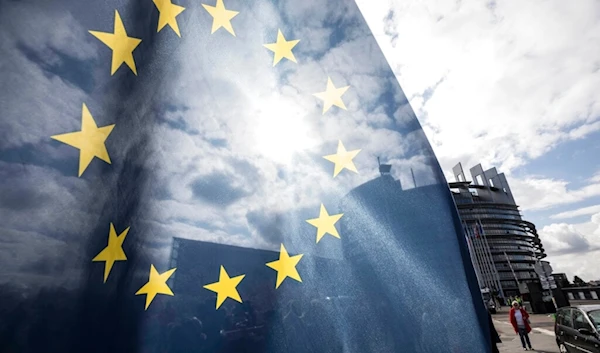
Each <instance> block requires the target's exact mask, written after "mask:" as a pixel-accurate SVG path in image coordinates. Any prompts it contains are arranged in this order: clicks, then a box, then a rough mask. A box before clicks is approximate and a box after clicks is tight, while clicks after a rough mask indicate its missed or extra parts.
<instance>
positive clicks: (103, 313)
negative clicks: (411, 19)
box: [0, 0, 489, 353]
mask: <svg viewBox="0 0 600 353" xmlns="http://www.w3.org/2000/svg"><path fill="white" fill-rule="evenodd" d="M405 35H410V33H407V34H405ZM0 54H1V56H0V79H1V83H2V85H1V86H0V177H1V178H0V180H1V183H0V352H61V353H64V352H86V353H87V352H129V353H131V352H144V353H150V352H151V353H167V352H168V353H171V352H436V353H439V352H485V351H487V350H488V349H489V343H488V342H489V334H488V333H487V332H488V326H487V318H486V316H485V315H486V313H485V308H484V307H483V303H482V301H481V297H480V294H479V290H478V288H477V284H476V281H475V276H474V272H473V268H472V266H471V262H470V258H469V256H468V252H467V247H466V244H465V243H464V235H463V230H462V228H461V224H460V221H459V219H458V215H457V212H456V208H455V206H454V203H453V201H452V197H451V195H450V192H449V190H448V187H447V185H446V182H445V179H444V177H443V174H442V172H441V170H440V167H439V165H438V162H437V160H436V158H435V156H434V154H433V152H432V150H431V147H430V145H429V143H428V142H427V139H426V137H425V135H424V133H423V130H422V129H421V127H420V125H419V123H418V121H417V119H416V117H415V115H414V113H413V111H412V110H411V108H410V106H409V103H408V100H407V98H406V96H405V95H404V93H403V92H402V90H401V88H400V86H399V84H398V82H397V80H396V77H395V76H394V74H393V73H392V71H391V70H390V67H389V66H388V64H387V62H386V61H385V58H384V57H383V55H382V53H381V51H380V49H379V47H378V45H377V43H376V41H375V39H374V37H373V36H372V34H371V32H370V30H369V28H368V27H367V25H366V23H365V21H364V20H363V18H362V16H361V13H360V11H359V9H358V8H357V6H356V5H355V3H354V2H353V1H350V0H328V1H313V0H310V1H291V0H289V1H287V0H286V1H284V0H282V1H264V0H257V1H237V0H173V1H171V0H154V1H150V0H145V1H129V0H125V1H114V0H106V1H87V0H57V1H28V0H23V1H8V0H0ZM448 118H449V119H451V117H448Z"/></svg>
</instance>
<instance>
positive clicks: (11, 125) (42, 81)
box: [0, 2, 96, 149]
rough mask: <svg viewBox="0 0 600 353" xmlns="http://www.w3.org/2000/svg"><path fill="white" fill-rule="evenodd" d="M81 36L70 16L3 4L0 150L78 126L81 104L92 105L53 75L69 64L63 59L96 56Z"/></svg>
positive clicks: (78, 89) (80, 92)
mask: <svg viewBox="0 0 600 353" xmlns="http://www.w3.org/2000/svg"><path fill="white" fill-rule="evenodd" d="M48 28H52V29H53V30H52V31H49V30H48ZM85 33H86V31H85V30H84V29H83V27H82V26H81V24H80V23H78V22H77V21H76V20H75V19H74V18H73V16H72V15H71V14H70V13H69V12H63V11H59V10H51V8H47V9H45V11H41V10H40V8H39V6H38V4H35V6H32V5H31V4H28V3H26V2H4V3H3V4H2V11H0V51H1V52H2V62H1V63H0V77H2V83H3V85H2V87H0V102H2V103H1V106H2V110H1V111H2V118H1V119H0V149H4V148H11V147H13V148H14V147H20V146H22V145H23V144H25V143H36V142H39V141H43V140H48V139H49V136H51V135H54V134H59V133H63V132H67V131H72V130H74V129H76V128H77V127H79V126H80V124H81V123H80V121H81V106H82V103H88V104H90V103H91V102H90V100H89V99H88V95H87V94H86V93H85V92H84V91H83V90H82V89H81V87H78V86H76V85H74V84H73V83H72V82H69V81H68V80H67V79H65V77H61V76H60V75H59V74H57V73H56V72H58V71H60V70H61V68H62V66H64V65H70V64H69V63H66V61H65V59H64V57H65V56H66V57H69V58H72V59H75V60H78V61H83V60H89V59H93V58H94V57H95V56H96V49H95V47H94V46H93V45H91V44H90V42H89V41H88V40H87V39H88V38H86V37H85ZM56 92H60V94H56ZM31 97H35V99H32V98H31ZM9 103H10V104H9ZM92 114H93V115H96V112H95V111H94V110H92Z"/></svg>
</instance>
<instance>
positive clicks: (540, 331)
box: [532, 327, 554, 337]
mask: <svg viewBox="0 0 600 353" xmlns="http://www.w3.org/2000/svg"><path fill="white" fill-rule="evenodd" d="M532 330H533V331H537V332H539V333H542V334H544V335H548V336H552V337H554V331H550V330H546V329H545V328H538V327H535V328H532Z"/></svg>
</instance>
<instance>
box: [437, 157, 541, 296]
mask: <svg viewBox="0 0 600 353" xmlns="http://www.w3.org/2000/svg"><path fill="white" fill-rule="evenodd" d="M454 174H455V176H456V178H457V180H459V181H458V182H454V183H450V184H449V186H450V189H451V191H452V195H453V196H454V200H455V202H456V206H457V208H458V211H459V214H460V217H461V219H462V221H463V226H464V227H465V231H466V232H465V233H466V236H467V242H468V243H469V245H470V250H471V252H472V253H474V254H473V255H472V259H473V264H474V266H475V267H476V271H478V273H479V275H480V277H482V280H480V286H481V287H484V286H485V287H491V289H494V290H497V291H498V293H499V294H500V295H502V294H503V295H504V296H505V297H508V296H511V295H517V294H519V284H522V283H526V282H538V281H539V276H538V275H537V273H536V272H535V270H534V264H535V263H536V261H539V260H541V259H543V258H544V257H546V254H545V251H544V248H543V246H542V243H541V241H540V239H539V236H538V233H537V230H536V228H535V225H534V224H533V223H531V222H528V221H526V220H523V218H522V216H521V213H520V212H519V208H518V206H517V205H516V203H515V202H514V198H513V196H512V193H511V190H510V187H509V186H508V183H507V182H506V178H505V177H504V175H503V174H498V173H497V172H496V170H495V168H492V169H490V170H488V171H485V172H484V171H483V169H481V166H480V165H478V166H476V167H474V168H472V169H471V174H472V176H473V180H478V179H479V183H481V184H484V185H479V184H473V183H472V182H469V181H466V178H465V176H464V172H463V171H462V166H461V165H460V164H459V165H457V167H455V168H454ZM481 244H483V245H481ZM486 261H487V263H486ZM492 263H493V266H492ZM498 287H500V288H498Z"/></svg>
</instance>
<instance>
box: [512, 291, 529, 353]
mask: <svg viewBox="0 0 600 353" xmlns="http://www.w3.org/2000/svg"><path fill="white" fill-rule="evenodd" d="M508 317H509V319H510V323H511V324H512V326H513V328H514V329H515V333H518V334H519V337H520V338H521V344H522V345H523V350H525V351H526V350H527V347H526V346H525V342H527V346H528V347H529V350H530V351H532V350H533V348H531V341H529V332H531V326H530V325H529V314H527V311H525V309H523V308H521V306H520V305H519V303H518V302H517V301H514V302H512V308H511V309H510V313H509V314H508Z"/></svg>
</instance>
